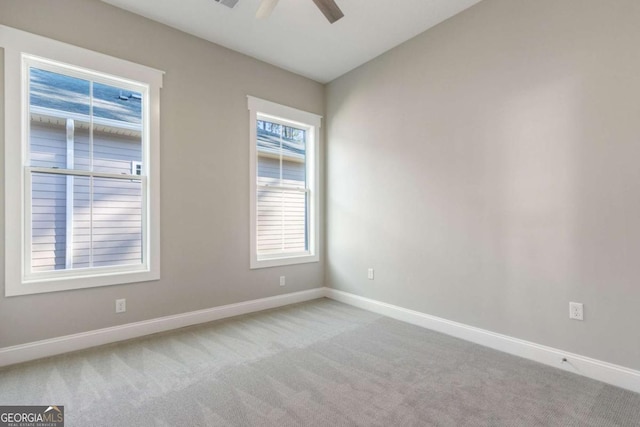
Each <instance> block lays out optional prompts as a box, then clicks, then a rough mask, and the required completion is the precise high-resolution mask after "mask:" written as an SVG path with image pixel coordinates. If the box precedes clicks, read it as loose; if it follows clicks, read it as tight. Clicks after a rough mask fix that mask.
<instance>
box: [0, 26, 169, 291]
mask: <svg viewBox="0 0 640 427" xmlns="http://www.w3.org/2000/svg"><path fill="white" fill-rule="evenodd" d="M0 46H2V47H3V48H4V57H5V58H4V75H5V80H4V92H5V94H4V95H5V100H4V101H5V137H4V138H5V139H4V150H5V165H4V166H5V296H7V297H9V296H17V295H28V294H37V293H45V292H55V291H62V290H70V289H83V288H92V287H97V286H108V285H117V284H124V283H135V282H144V281H151V280H159V279H160V187H159V184H160V169H159V167H160V114H159V112H160V98H159V97H160V89H161V87H162V77H163V72H162V71H159V70H155V69H153V68H149V67H146V66H143V65H139V64H135V63H133V62H129V61H126V60H122V59H119V58H114V57H111V56H108V55H104V54H101V53H97V52H94V51H91V50H87V49H83V48H79V47H76V46H73V45H69V44H66V43H62V42H59V41H56V40H52V39H49V38H46V37H42V36H38V35H35V34H31V33H27V32H24V31H21V30H17V29H14V28H11V27H7V26H3V25H0ZM25 58H35V59H37V60H38V61H42V62H44V63H47V62H49V63H52V64H54V65H55V64H56V63H61V64H65V65H67V64H68V65H69V66H70V67H71V69H73V67H77V68H78V69H79V70H83V71H84V70H86V71H88V72H91V73H92V75H95V76H96V77H98V78H96V79H95V80H96V81H99V76H103V77H105V78H108V79H109V81H111V82H112V83H113V81H116V82H118V83H119V84H120V82H122V84H127V82H136V83H140V84H142V85H143V86H146V87H147V90H148V100H149V101H148V104H149V105H148V107H147V108H146V109H145V110H146V111H147V114H143V121H144V122H143V123H144V125H143V128H144V129H147V130H148V131H147V133H148V135H146V138H148V141H147V149H146V150H144V149H143V155H144V161H145V162H146V164H147V165H148V168H147V172H148V173H147V176H146V180H147V192H146V194H144V195H143V197H144V199H143V200H144V202H145V203H146V208H147V212H148V215H147V224H146V236H145V237H144V238H145V242H144V245H143V246H144V247H146V249H147V251H146V252H145V256H146V260H145V261H146V263H145V264H144V268H131V267H130V266H123V267H122V268H117V269H116V268H100V267H95V268H92V269H91V270H89V269H87V270H85V271H81V269H78V270H77V273H76V272H73V273H72V272H71V271H69V272H68V274H64V273H63V274H58V275H55V277H46V278H44V277H43V278H38V279H34V278H29V276H28V274H27V273H28V269H27V268H26V267H27V266H26V260H27V258H26V257H25V252H26V250H27V249H28V248H27V246H26V243H27V241H28V239H27V238H26V236H25V234H26V233H25V226H26V223H27V221H26V216H25V215H27V214H28V213H29V211H30V209H29V206H28V203H27V200H26V198H25V194H26V191H25V189H26V184H28V178H27V177H26V172H25V171H26V168H25V166H26V163H25V161H26V159H27V153H28V151H27V150H28V144H29V141H28V120H29V115H28V114H26V113H25V112H26V110H27V108H26V106H27V105H28V98H27V95H26V91H25V90H24V87H25V84H26V83H28V82H25V73H24V66H25ZM97 70H100V71H97ZM70 75H72V74H70ZM16 106H19V108H16ZM25 123H26V125H25ZM16 183H17V184H16ZM143 226H144V225H143ZM143 234H145V233H143ZM143 252H144V249H143ZM136 267H138V266H136Z"/></svg>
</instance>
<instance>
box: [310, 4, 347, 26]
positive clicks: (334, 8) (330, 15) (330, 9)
mask: <svg viewBox="0 0 640 427" xmlns="http://www.w3.org/2000/svg"><path fill="white" fill-rule="evenodd" d="M313 2H314V3H315V4H316V6H318V9H320V12H322V13H323V14H324V16H326V18H327V19H328V20H329V22H330V23H331V24H333V23H334V22H336V21H337V20H338V19H340V18H342V17H343V16H344V13H342V11H341V10H340V8H339V7H338V5H337V4H336V2H335V1H334V0H313Z"/></svg>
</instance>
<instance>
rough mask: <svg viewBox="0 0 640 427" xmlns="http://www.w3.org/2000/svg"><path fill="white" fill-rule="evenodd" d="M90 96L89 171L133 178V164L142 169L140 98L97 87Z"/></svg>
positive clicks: (109, 87) (137, 95)
mask: <svg viewBox="0 0 640 427" xmlns="http://www.w3.org/2000/svg"><path fill="white" fill-rule="evenodd" d="M93 94H94V110H93V111H94V127H93V170H94V171H95V172H105V173H115V174H126V175H136V173H135V172H136V164H140V165H141V166H142V133H141V126H140V123H141V122H142V94H140V93H139V92H132V91H130V90H124V89H121V88H118V87H115V86H108V85H104V84H100V83H94V89H93ZM142 169H143V168H142V167H141V171H142Z"/></svg>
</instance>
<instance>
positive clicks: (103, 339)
mask: <svg viewBox="0 0 640 427" xmlns="http://www.w3.org/2000/svg"><path fill="white" fill-rule="evenodd" d="M324 296H326V288H316V289H310V290H308V291H301V292H293V293H290V294H284V295H277V296H273V297H268V298H261V299H255V300H251V301H244V302H239V303H236V304H229V305H223V306H220V307H214V308H208V309H204V310H198V311H192V312H189V313H182V314H176V315H173V316H166V317H159V318H157V319H151V320H145V321H142V322H135V323H128V324H126V325H120V326H113V327H110V328H104V329H98V330H94V331H89V332H83V333H79V334H73V335H66V336H62V337H58V338H52V339H47V340H42V341H36V342H31V343H27V344H20V345H16V346H12V347H4V348H0V367H2V366H8V365H13V364H16V363H22V362H27V361H29V360H35V359H41V358H43V357H49V356H55V355H57V354H62V353H68V352H71V351H77V350H84V349H86V348H90V347H95V346H98V345H103V344H110V343H113V342H117V341H123V340H128V339H131V338H138V337H141V336H144V335H149V334H155V333H158V332H165V331H169V330H172V329H178V328H183V327H185V326H191V325H197V324H200V323H206V322H211V321H214V320H219V319H224V318H226V317H232V316H238V315H240V314H247V313H253V312H256V311H262V310H267V309H270V308H276V307H281V306H284V305H289V304H295V303H298V302H303V301H309V300H313V299H316V298H322V297H324Z"/></svg>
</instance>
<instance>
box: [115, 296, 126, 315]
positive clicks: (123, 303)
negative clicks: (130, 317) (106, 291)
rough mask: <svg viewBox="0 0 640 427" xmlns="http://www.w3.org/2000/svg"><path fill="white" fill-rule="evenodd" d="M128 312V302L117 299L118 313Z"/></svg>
mask: <svg viewBox="0 0 640 427" xmlns="http://www.w3.org/2000/svg"><path fill="white" fill-rule="evenodd" d="M125 311H127V300H126V299H124V298H123V299H117V300H116V313H124V312H125Z"/></svg>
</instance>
